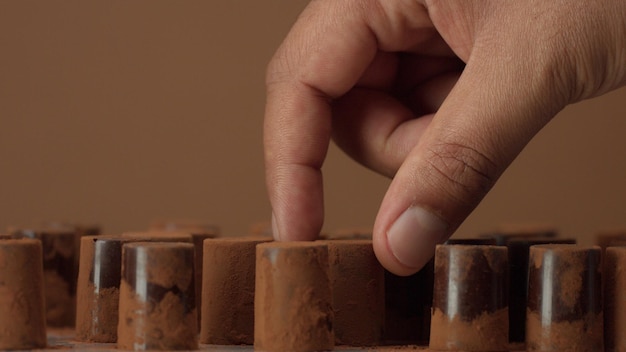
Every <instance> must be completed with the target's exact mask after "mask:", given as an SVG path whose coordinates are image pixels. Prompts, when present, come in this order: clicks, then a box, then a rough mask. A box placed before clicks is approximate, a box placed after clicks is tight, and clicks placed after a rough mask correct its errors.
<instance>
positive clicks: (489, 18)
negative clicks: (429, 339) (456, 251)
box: [265, 0, 626, 275]
mask: <svg viewBox="0 0 626 352" xmlns="http://www.w3.org/2000/svg"><path fill="white" fill-rule="evenodd" d="M624 38H626V2H625V1H623V0H605V1H588V0H568V1H564V0H556V1H488V0H477V1H471V0H458V1H454V0H446V1H434V0H433V1H421V2H420V1H415V0H393V1H384V0H379V1H376V0H342V1H333V0H317V1H312V2H311V3H310V4H309V6H308V7H307V8H306V9H305V11H304V12H303V13H302V15H301V16H300V18H299V19H298V21H297V22H296V23H295V25H294V26H293V28H292V30H291V32H290V33H289V35H288V36H287V38H286V39H285V41H284V42H283V44H282V45H281V47H280V48H279V49H278V51H277V52H276V54H275V56H274V58H273V59H272V61H271V63H270V64H269V67H268V71H267V105H266V113H265V158H266V174H267V186H268V191H269V196H270V201H271V204H272V209H273V222H274V234H275V236H276V237H277V239H279V240H311V239H314V238H315V237H316V236H317V234H318V233H319V231H320V229H321V226H322V223H323V192H322V174H321V171H320V168H321V166H322V163H323V161H324V158H325V156H326V152H327V148H328V144H329V142H330V139H331V137H332V138H333V139H334V141H335V142H336V143H337V145H338V146H340V147H341V148H342V149H343V150H344V151H345V152H346V153H348V154H349V155H350V156H351V157H352V158H354V159H355V160H357V161H359V162H360V163H362V164H364V165H365V166H367V167H369V168H371V169H373V170H375V171H377V172H380V173H383V174H385V175H388V176H389V177H393V181H392V183H391V185H390V186H389V190H388V191H387V194H386V195H385V197H384V199H383V201H382V204H381V206H380V210H379V213H378V216H377V218H376V222H375V225H374V233H373V235H374V250H375V252H376V255H377V257H378V259H379V260H380V262H381V263H382V264H383V265H384V266H385V267H386V268H387V269H388V270H390V271H392V272H394V273H396V274H399V275H408V274H411V273H414V272H416V271H417V270H418V269H420V268H421V267H422V266H423V265H424V264H425V263H426V262H427V261H428V260H429V259H430V257H431V256H432V254H433V253H434V247H435V245H436V244H437V243H441V242H443V241H445V240H446V239H447V238H448V237H449V236H450V235H451V234H452V233H453V232H454V231H455V229H456V228H457V227H458V226H459V225H460V224H461V223H462V222H463V220H464V219H465V218H466V217H467V216H468V215H469V213H470V212H471V211H472V210H473V209H474V208H475V207H476V206H477V205H478V203H479V202H480V201H481V199H482V198H483V197H484V195H485V194H486V193H487V192H488V191H489V190H490V189H491V187H492V186H493V184H494V183H495V182H496V180H497V179H498V178H499V176H500V175H501V174H502V172H503V171H504V170H505V169H506V168H507V167H508V165H509V164H510V163H511V162H512V161H513V159H515V157H516V156H517V155H518V153H519V152H520V151H521V150H522V149H523V148H524V146H525V145H526V144H527V143H528V141H529V140H530V139H531V138H532V137H533V136H534V135H535V134H536V133H537V132H538V131H539V130H540V129H541V128H542V127H543V126H545V125H546V123H548V122H549V121H550V119H551V118H552V117H553V116H554V115H556V114H557V113H558V112H559V111H560V110H561V109H563V108H564V107H565V106H566V105H567V104H570V103H573V102H577V101H579V100H582V99H586V98H590V97H593V96H596V95H600V94H603V93H605V92H608V91H610V90H613V89H616V88H618V87H620V86H623V85H625V84H626V39H624Z"/></svg>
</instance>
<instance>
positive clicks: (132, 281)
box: [117, 242, 198, 351]
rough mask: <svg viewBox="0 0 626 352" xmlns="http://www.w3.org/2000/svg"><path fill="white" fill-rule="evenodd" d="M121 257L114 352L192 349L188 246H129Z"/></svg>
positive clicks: (194, 345)
mask: <svg viewBox="0 0 626 352" xmlns="http://www.w3.org/2000/svg"><path fill="white" fill-rule="evenodd" d="M122 252H123V254H122V281H121V287H120V302H119V322H118V329H117V337H118V339H117V346H118V348H121V349H131V350H162V351H168V350H193V349H197V348H198V337H197V332H198V327H197V323H198V318H197V311H196V304H195V298H194V296H195V288H194V273H193V268H194V247H193V244H191V243H165V242H137V243H128V244H125V245H124V246H123V250H122Z"/></svg>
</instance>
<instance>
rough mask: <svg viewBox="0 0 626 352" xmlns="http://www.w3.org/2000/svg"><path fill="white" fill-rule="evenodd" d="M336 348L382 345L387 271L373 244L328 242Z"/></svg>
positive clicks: (351, 241) (357, 241) (369, 242)
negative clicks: (379, 260) (340, 346)
mask: <svg viewBox="0 0 626 352" xmlns="http://www.w3.org/2000/svg"><path fill="white" fill-rule="evenodd" d="M323 243H325V244H327V245H328V258H329V265H330V284H331V289H332V292H333V312H334V323H333V326H334V331H335V344H340V345H349V346H375V345H379V344H380V342H381V340H382V337H383V330H384V324H385V284H384V279H385V271H384V269H383V267H382V266H381V265H380V263H379V262H378V260H377V259H376V255H374V249H373V247H372V241H371V240H328V241H323Z"/></svg>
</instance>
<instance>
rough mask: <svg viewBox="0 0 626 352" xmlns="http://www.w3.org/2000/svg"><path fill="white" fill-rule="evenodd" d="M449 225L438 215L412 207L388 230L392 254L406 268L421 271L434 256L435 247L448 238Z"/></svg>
mask: <svg viewBox="0 0 626 352" xmlns="http://www.w3.org/2000/svg"><path fill="white" fill-rule="evenodd" d="M447 230H448V224H447V223H445V222H444V221H443V220H442V219H441V218H440V217H438V216H436V215H435V214H433V213H431V212H429V211H427V210H425V209H423V208H420V207H416V206H412V207H409V209H407V210H405V211H404V213H402V215H400V216H399V217H398V219H396V222H395V223H393V225H391V227H390V228H389V231H387V241H388V242H389V248H390V249H391V252H392V253H393V255H394V256H395V257H396V259H398V261H399V262H400V263H402V264H403V265H405V266H407V267H409V268H414V269H419V268H421V267H422V266H424V264H426V263H427V262H428V260H430V258H431V257H432V255H433V253H435V246H436V245H437V244H439V243H442V242H443V241H444V240H445V238H446V235H447Z"/></svg>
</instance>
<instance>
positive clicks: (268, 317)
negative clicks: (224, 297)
mask: <svg viewBox="0 0 626 352" xmlns="http://www.w3.org/2000/svg"><path fill="white" fill-rule="evenodd" d="M256 259H257V262H256V283H255V286H256V290H255V299H254V346H255V348H256V349H259V350H264V351H293V352H298V351H325V350H332V349H333V346H334V337H333V312H332V293H331V288H330V280H329V278H328V271H329V269H328V247H327V246H326V245H324V244H320V243H311V242H271V243H263V244H259V245H257V252H256Z"/></svg>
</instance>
